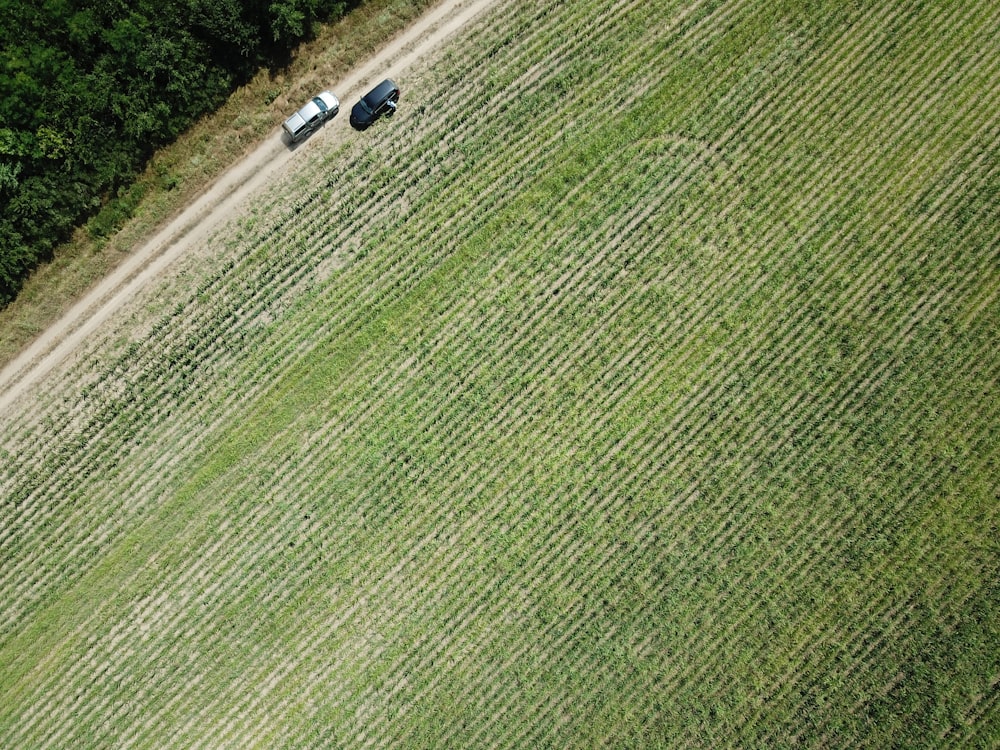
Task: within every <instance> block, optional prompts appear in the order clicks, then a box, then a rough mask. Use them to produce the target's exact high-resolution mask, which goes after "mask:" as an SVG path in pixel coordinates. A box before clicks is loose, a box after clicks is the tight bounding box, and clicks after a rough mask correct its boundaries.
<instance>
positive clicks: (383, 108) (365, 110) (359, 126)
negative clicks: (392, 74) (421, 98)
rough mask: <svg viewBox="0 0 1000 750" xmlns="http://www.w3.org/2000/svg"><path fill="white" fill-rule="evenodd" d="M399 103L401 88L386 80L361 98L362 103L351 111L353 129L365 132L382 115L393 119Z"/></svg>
mask: <svg viewBox="0 0 1000 750" xmlns="http://www.w3.org/2000/svg"><path fill="white" fill-rule="evenodd" d="M398 101H399V86H397V85H396V84H395V82H394V81H392V80H390V79H388V78H386V79H385V80H384V81H382V83H380V84H379V85H378V86H376V87H375V88H373V89H372V90H371V91H369V92H368V93H367V94H365V95H364V96H363V97H361V101H359V102H358V103H357V104H355V105H354V108H353V109H351V127H353V128H354V129H355V130H364V129H365V128H367V127H368V126H369V125H371V124H372V123H373V122H375V121H376V120H377V119H378V118H380V117H382V115H385V116H386V117H391V116H392V115H393V114H394V113H395V112H396V102H398Z"/></svg>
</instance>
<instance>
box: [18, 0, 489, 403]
mask: <svg viewBox="0 0 1000 750" xmlns="http://www.w3.org/2000/svg"><path fill="white" fill-rule="evenodd" d="M497 1H498V0H442V1H441V2H440V3H438V4H437V5H436V6H434V7H433V8H431V9H430V10H428V12H427V13H425V14H424V15H423V16H422V17H421V18H420V19H419V20H418V21H416V22H415V23H414V24H413V25H411V26H410V27H409V28H408V29H407V30H406V31H404V32H403V33H401V34H400V35H399V36H397V37H396V38H395V39H393V40H392V41H391V42H389V44H388V45H387V46H386V47H384V48H383V49H381V50H379V51H378V52H377V53H376V54H375V55H373V56H372V57H371V58H370V59H368V60H367V61H365V62H364V63H363V64H361V65H359V66H358V67H356V68H355V69H354V70H352V71H351V72H350V73H348V74H347V76H346V77H345V78H344V79H343V80H341V81H340V82H339V83H337V84H335V85H333V86H331V89H332V90H333V91H334V92H335V93H336V94H337V96H338V97H339V98H340V100H341V113H340V115H339V116H338V117H337V118H335V119H334V120H333V121H332V122H331V123H330V124H329V125H327V126H326V127H325V128H323V129H321V130H320V131H318V132H317V133H315V134H314V135H313V137H312V138H311V139H310V140H308V141H306V142H305V143H304V144H302V145H301V146H299V147H298V148H296V149H294V150H292V149H289V148H288V146H287V145H286V144H285V143H284V142H283V140H282V139H281V137H280V135H279V133H280V130H277V129H276V130H275V131H274V132H273V133H272V134H271V135H270V136H269V137H268V138H267V140H266V141H264V142H263V143H262V144H261V145H260V146H259V147H258V148H257V149H256V150H255V151H254V152H253V153H251V154H250V155H249V156H248V157H247V158H245V159H244V160H243V161H241V162H240V163H238V164H236V165H235V166H233V167H232V168H231V169H230V170H229V171H228V172H226V173H225V174H224V175H223V176H222V177H221V178H219V180H218V181H217V182H216V183H215V184H214V185H213V186H212V187H210V188H209V189H208V190H207V191H206V192H205V193H203V194H202V195H201V196H200V197H199V198H198V199H197V200H196V201H194V202H193V203H192V204H191V205H190V206H188V207H187V208H186V209H185V210H184V211H183V212H182V213H181V214H179V215H178V216H177V217H176V218H175V219H174V220H173V221H171V222H170V223H169V224H168V225H166V226H165V227H164V228H163V229H162V230H161V231H160V232H158V233H157V234H156V235H155V236H154V237H152V238H151V239H150V240H149V241H147V242H146V243H145V244H144V245H143V246H142V247H140V248H138V249H137V250H136V251H135V252H134V253H133V254H132V255H130V256H129V257H128V259H126V260H125V261H124V262H123V263H122V264H121V265H120V266H119V267H118V268H117V269H115V270H114V271H113V272H112V273H111V274H110V275H108V276H107V277H106V278H105V279H104V280H103V281H102V282H101V283H100V284H98V285H97V286H96V287H95V288H93V289H92V290H91V291H90V292H89V293H88V294H87V295H86V296H85V297H83V298H82V299H81V300H80V301H79V302H77V304H76V305H74V306H73V307H72V308H71V309H70V310H69V312H68V313H66V315H65V316H63V318H62V319H61V320H59V321H58V322H56V323H55V324H54V325H52V326H51V327H50V328H49V329H48V330H47V331H45V333H43V334H42V335H41V336H39V337H38V339H36V340H35V342H34V343H33V344H32V345H31V346H30V347H28V348H27V349H25V351H23V352H22V353H21V354H20V355H18V357H17V358H15V359H14V360H13V361H12V362H11V363H10V364H8V365H7V367H5V368H4V369H3V371H0V412H4V411H6V410H7V409H10V408H12V407H13V406H14V405H15V403H16V402H17V401H18V400H19V399H20V398H22V397H24V396H25V395H27V394H28V392H29V391H30V389H31V388H32V386H34V385H35V384H37V383H38V382H39V381H41V380H42V379H43V378H44V377H45V376H46V375H47V374H48V373H49V372H51V371H52V369H53V368H55V367H56V366H58V365H59V364H60V363H61V362H63V361H64V360H66V359H67V358H68V357H70V356H71V355H72V354H73V352H74V351H75V350H76V349H77V348H78V347H79V346H80V344H81V343H82V342H84V341H85V340H86V339H87V338H88V337H89V336H91V335H93V334H94V333H95V332H96V331H97V330H99V329H100V327H101V326H102V325H103V324H104V323H105V322H106V321H107V320H108V319H109V318H110V317H111V316H113V315H114V314H115V312H116V311H117V310H119V309H120V308H121V307H122V306H123V305H124V304H125V303H126V302H127V301H128V300H129V299H131V298H132V297H133V295H135V293H136V292H138V291H139V290H140V289H141V288H142V287H143V286H145V285H146V284H149V283H150V282H151V281H152V280H153V279H155V278H156V277H157V276H158V275H160V274H162V273H164V272H165V270H166V269H167V268H168V267H169V266H170V264H171V263H173V262H174V261H175V260H176V259H177V258H179V257H181V256H182V255H183V254H184V253H185V252H186V251H187V250H188V249H189V248H190V247H192V246H193V245H194V244H195V243H198V242H201V241H203V240H204V239H205V238H206V237H207V236H208V235H209V234H210V233H211V231H212V230H213V229H214V228H215V227H217V226H219V225H220V224H222V223H223V222H225V221H227V220H229V219H230V218H232V217H233V215H234V213H235V212H236V210H237V209H238V207H239V206H240V205H241V204H242V203H243V201H245V200H246V199H247V197H248V196H251V195H253V194H254V192H255V191H257V190H258V189H260V188H261V186H263V185H264V184H265V183H266V182H268V181H269V180H270V179H273V177H274V176H275V174H276V173H277V172H278V171H279V170H281V169H284V168H286V167H287V166H288V165H289V164H290V163H291V162H292V160H294V159H295V158H296V156H297V155H298V154H299V153H300V152H302V151H305V150H307V149H309V148H311V147H314V145H315V143H317V142H319V141H321V140H322V139H324V138H343V137H345V136H346V134H347V132H348V131H349V130H350V125H349V124H348V117H347V115H348V112H349V111H350V108H351V107H352V106H353V105H354V102H355V101H357V99H358V97H359V96H360V95H361V94H363V93H364V91H365V90H366V89H367V87H369V86H370V85H372V84H374V83H377V82H378V81H379V80H381V79H382V78H383V77H386V76H389V77H393V76H397V77H398V76H400V75H401V74H402V73H403V72H404V71H405V70H406V69H407V68H408V67H409V66H411V65H412V64H413V63H414V62H416V61H417V60H418V59H420V58H421V57H423V56H425V55H426V54H428V53H429V52H430V51H432V50H434V49H435V48H436V47H438V46H439V45H440V44H441V43H442V42H444V40H445V39H447V38H448V37H449V36H451V35H452V34H453V33H455V32H456V31H457V30H459V29H461V28H462V27H463V26H464V25H465V24H466V23H468V22H470V21H471V20H472V19H473V18H475V17H476V16H478V15H479V14H481V13H482V12H484V11H485V10H486V9H487V8H489V7H491V6H492V5H494V4H495V3H496V2H497ZM404 98H405V92H404Z"/></svg>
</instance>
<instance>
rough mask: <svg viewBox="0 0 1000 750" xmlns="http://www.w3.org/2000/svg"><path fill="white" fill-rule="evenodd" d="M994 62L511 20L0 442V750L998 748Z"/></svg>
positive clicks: (881, 22) (877, 33)
mask: <svg viewBox="0 0 1000 750" xmlns="http://www.w3.org/2000/svg"><path fill="white" fill-rule="evenodd" d="M998 36H1000V7H998V6H996V5H995V4H994V3H990V2H986V0H970V1H969V2H964V3H953V2H945V1H944V0H941V1H940V2H924V3H917V4H902V3H867V4H864V3H853V4H852V3H843V2H840V1H839V0H838V1H833V0H829V1H823V2H809V3H806V2H804V1H801V0H784V1H783V2H774V1H773V0H771V1H768V2H764V0H743V1H740V0H733V1H732V2H718V1H716V0H703V1H701V2H699V1H697V0H696V1H695V2H684V3H677V2H669V1H667V0H657V1H656V2H648V0H646V1H643V2H640V1H639V0H622V1H621V2H599V1H598V0H579V1H578V2H573V3H546V4H542V5H541V6H539V4H537V3H528V2H502V3H501V5H500V6H499V8H498V9H497V10H496V11H495V12H491V13H490V14H489V16H488V17H487V18H485V19H484V20H483V21H481V22H479V23H477V24H475V25H474V26H473V27H472V28H469V29H467V30H466V31H465V32H463V34H462V35H461V36H459V37H457V38H456V39H455V40H454V42H453V43H452V44H451V45H450V46H449V47H447V48H446V49H445V50H443V51H442V53H441V54H440V55H439V56H437V57H435V58H434V59H432V60H426V61H424V62H423V63H422V64H421V65H420V66H419V67H416V68H413V69H411V70H409V71H407V73H406V74H405V76H403V77H401V80H400V83H401V85H402V87H403V90H404V94H403V101H402V104H401V107H400V111H399V114H398V115H396V117H394V118H392V119H391V120H388V121H386V122H382V123H380V124H379V125H378V126H377V127H375V128H372V129H371V130H369V131H367V132H366V133H364V134H363V135H353V134H352V135H349V136H348V137H346V138H343V139H339V138H338V139H333V138H330V139H327V144H328V145H326V146H325V147H322V148H314V149H310V150H309V151H306V152H304V153H303V154H302V158H299V159H298V160H297V162H296V163H297V164H298V166H299V170H298V172H297V173H296V174H290V175H288V176H286V177H285V178H283V179H282V180H280V181H277V182H275V183H274V184H272V185H271V186H270V187H269V188H268V190H267V191H266V192H263V193H262V194H260V195H259V196H257V197H256V199H255V200H254V202H253V203H252V204H251V205H249V206H247V207H246V211H245V213H244V215H243V216H242V217H241V218H240V219H239V220H238V221H237V222H234V223H233V224H232V225H230V226H228V227H226V228H225V229H224V230H220V231H219V232H218V233H217V234H216V235H215V236H214V237H213V238H211V239H210V241H208V242H207V243H206V245H205V246H204V247H203V248H201V249H200V250H199V252H198V253H197V254H196V255H194V256H192V257H190V258H187V259H185V260H184V261H183V262H182V263H180V264H179V265H178V267H177V269H176V272H175V273H174V274H173V275H172V276H171V277H170V278H169V279H166V280H165V281H164V282H163V283H162V284H161V285H158V286H157V287H156V288H151V289H148V290H147V291H146V292H144V293H143V295H142V296H141V298H140V299H138V300H136V302H135V303H134V304H133V305H132V306H131V307H130V308H129V309H128V310H127V311H126V312H125V313H124V314H123V315H122V316H120V317H119V318H118V319H117V320H116V321H115V322H114V324H113V325H112V326H109V327H108V329H107V330H106V331H105V332H104V333H103V334H102V335H101V336H99V337H95V339H94V340H93V341H92V342H91V343H90V344H89V346H88V348H87V350H86V351H85V352H84V353H83V354H82V355H81V356H79V357H78V358H76V359H75V360H74V361H73V362H72V363H70V364H69V365H68V366H67V367H66V368H65V369H64V371H63V372H61V373H59V375H58V376H56V377H52V378H50V379H49V381H48V382H47V383H46V384H45V387H44V388H40V389H39V390H38V392H37V393H36V394H35V395H34V397H33V398H32V399H31V401H30V403H25V404H23V406H22V408H21V409H20V410H18V411H17V412H16V413H10V414H4V415H0V436H2V438H0V498H2V508H0V563H2V564H0V747H12V748H14V747H17V748H34V747H66V748H69V747H73V748H78V747H151V748H154V747H155V748H173V747H176V748H193V747H234V748H235V747H238V748H247V747H262V748H264V747H267V748H273V747H296V748H300V747H360V746H375V747H380V746H392V747H407V748H409V747H435V748H440V747H461V748H468V747H515V746H516V747H525V748H538V747H559V748H565V747H581V748H584V747H595V746H617V747H656V746H663V747H677V746H681V747H685V746H695V747H711V748H716V747H725V746H738V747H784V746H791V745H803V746H809V747H828V746H835V747H842V746H854V747H857V746H865V747H873V748H884V747H891V746H897V747H993V746H996V745H997V743H998V742H1000V702H998V698H1000V617H998V612H1000V606H998V605H1000V584H998V581H1000V530H998V521H1000V519H998V516H1000V466H998V459H1000V398H998V387H997V381H998V376H1000V334H998V331H1000V157H998V154H1000V151H998V145H1000V48H998V47H997V45H996V39H997V38H998ZM344 119H345V120H346V117H345V118H344ZM334 125H335V126H336V127H341V128H346V127H347V125H346V122H343V121H340V119H339V118H338V120H337V121H335V122H334ZM311 145H315V144H311ZM317 175H321V176H322V177H321V178H320V179H319V180H317Z"/></svg>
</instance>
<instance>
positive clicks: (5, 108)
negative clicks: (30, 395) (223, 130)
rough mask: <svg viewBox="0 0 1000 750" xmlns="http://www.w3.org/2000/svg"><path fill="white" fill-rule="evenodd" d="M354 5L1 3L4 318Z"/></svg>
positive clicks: (213, 0) (244, 0) (218, 0)
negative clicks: (120, 198)
mask: <svg viewBox="0 0 1000 750" xmlns="http://www.w3.org/2000/svg"><path fill="white" fill-rule="evenodd" d="M345 6H346V3H345V2H340V1H338V0H0V42H2V43H0V307H3V306H4V305H6V304H8V303H9V302H10V301H11V300H12V299H13V298H14V296H15V295H16V294H17V291H18V289H19V288H20V286H21V284H22V283H23V281H24V279H25V278H26V276H27V275H28V274H29V273H30V271H31V270H32V269H33V268H34V267H35V266H36V265H37V264H38V263H39V262H41V261H43V260H47V259H48V258H49V257H50V256H51V253H52V251H53V249H54V248H55V246H56V245H57V244H58V243H59V242H61V241H63V240H65V239H66V238H67V237H68V235H69V233H70V231H71V230H72V229H73V227H74V226H76V225H78V224H79V223H81V222H82V221H83V220H84V219H86V218H87V217H88V216H90V215H92V214H94V213H95V212H96V211H97V210H98V209H99V208H100V207H101V206H102V204H104V203H105V202H106V201H107V200H108V199H109V197H111V196H115V195H117V194H120V193H122V192H127V187H128V185H129V183H130V182H131V180H132V179H133V178H134V177H135V175H136V174H137V172H138V170H139V169H140V168H141V167H142V165H143V164H144V163H145V161H146V160H147V159H148V158H149V157H150V155H151V154H152V153H153V151H154V150H155V149H156V148H157V147H159V146H162V145H163V144H165V143H168V142H170V141H171V140H173V139H174V138H176V137H177V135H178V134H180V133H181V132H182V131H183V130H184V129H185V128H186V127H187V126H188V125H190V124H191V122H193V121H194V119H196V118H197V117H199V116H200V115H202V114H204V113H206V112H209V111H211V110H212V109H214V108H215V107H218V106H219V104H220V103H221V102H222V101H223V100H224V99H225V97H226V96H227V95H228V94H229V92H230V91H232V90H233V88H234V87H235V86H237V85H239V84H240V83H243V82H245V81H246V80H248V78H249V77H250V76H251V75H252V74H253V72H254V71H256V70H257V69H258V68H259V67H261V66H262V65H274V64H276V63H277V62H280V61H283V60H285V59H287V55H288V53H289V51H290V49H291V48H292V47H293V46H294V45H295V44H297V43H298V42H300V41H301V40H302V39H304V38H306V37H308V36H309V35H310V33H311V31H312V28H313V24H314V23H316V22H318V21H322V20H327V19H329V18H332V17H335V16H337V15H340V14H342V13H343V12H344V10H345ZM95 226H103V224H101V223H100V222H98V224H96V225H95Z"/></svg>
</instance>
